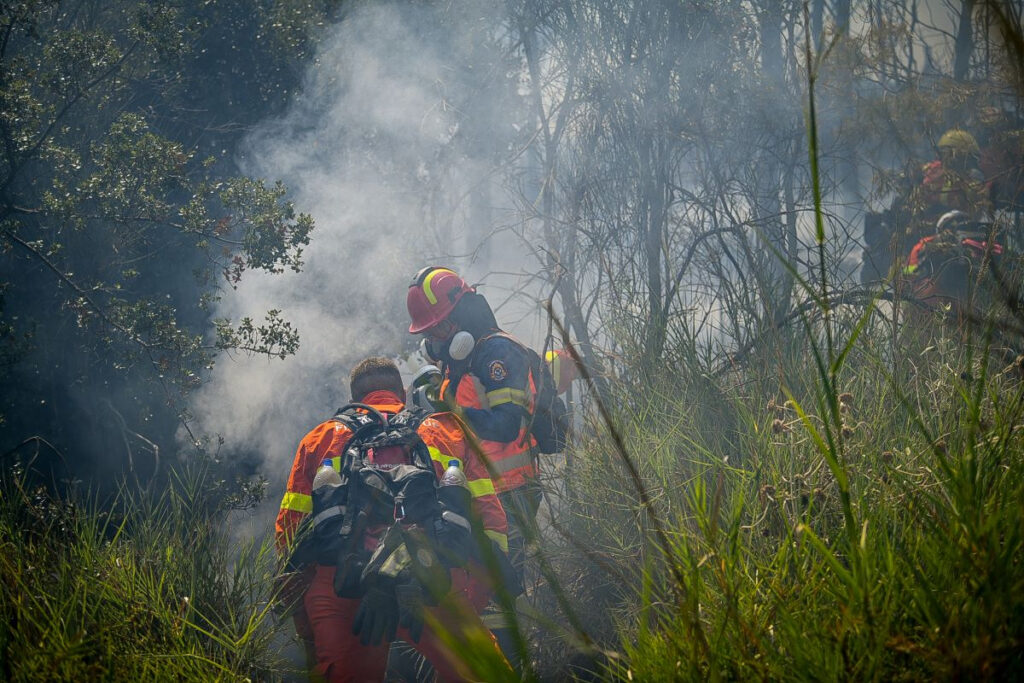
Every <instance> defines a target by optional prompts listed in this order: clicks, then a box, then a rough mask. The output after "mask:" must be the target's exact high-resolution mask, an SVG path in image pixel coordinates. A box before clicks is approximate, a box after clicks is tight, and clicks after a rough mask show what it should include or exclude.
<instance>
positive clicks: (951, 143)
mask: <svg viewBox="0 0 1024 683" xmlns="http://www.w3.org/2000/svg"><path fill="white" fill-rule="evenodd" d="M937 146H938V148H939V149H940V150H941V149H949V150H952V151H954V152H957V153H958V154H978V153H979V152H981V149H980V148H979V147H978V141H977V140H975V139H974V136H973V135H971V134H970V133H968V132H967V131H966V130H960V129H959V128H953V129H952V130H947V131H946V132H945V133H943V134H942V137H941V138H939V144H938V145H937Z"/></svg>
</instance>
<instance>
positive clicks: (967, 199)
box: [911, 128, 991, 232]
mask: <svg viewBox="0 0 1024 683" xmlns="http://www.w3.org/2000/svg"><path fill="white" fill-rule="evenodd" d="M936 149H937V151H938V156H939V158H938V159H936V160H934V161H931V162H929V163H927V164H925V166H924V167H923V169H922V172H923V174H924V176H923V178H922V180H921V184H920V185H919V186H918V187H917V188H916V189H915V193H914V196H913V197H912V198H911V210H912V211H913V212H914V213H915V216H914V218H915V220H916V222H917V224H918V225H921V224H924V225H925V226H926V228H925V231H926V232H930V227H931V226H933V225H934V224H935V221H936V220H938V218H939V217H940V216H942V215H943V214H945V213H946V212H948V211H963V212H964V213H967V214H969V215H972V216H981V215H983V214H985V213H987V212H989V211H990V210H991V204H990V202H989V198H988V190H987V189H986V187H985V182H984V176H983V175H982V173H981V171H980V170H979V168H978V159H979V155H980V153H981V149H980V148H979V147H978V142H977V140H975V139H974V136H973V135H971V134H970V133H968V132H967V131H965V130H961V129H959V128H953V129H951V130H948V131H946V132H945V133H943V134H942V137H940V138H939V141H938V143H937V144H936Z"/></svg>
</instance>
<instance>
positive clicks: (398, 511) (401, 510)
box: [395, 501, 405, 522]
mask: <svg viewBox="0 0 1024 683" xmlns="http://www.w3.org/2000/svg"><path fill="white" fill-rule="evenodd" d="M403 519H405V506H404V505H402V504H401V503H399V502H398V501H395V521H396V522H401V521H402V520H403Z"/></svg>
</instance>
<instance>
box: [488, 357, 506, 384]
mask: <svg viewBox="0 0 1024 683" xmlns="http://www.w3.org/2000/svg"><path fill="white" fill-rule="evenodd" d="M487 374H488V375H490V377H491V379H492V380H493V381H495V382H501V381H502V380H504V379H505V378H506V377H508V368H506V367H505V363H504V361H501V360H492V361H491V362H490V364H488V366H487Z"/></svg>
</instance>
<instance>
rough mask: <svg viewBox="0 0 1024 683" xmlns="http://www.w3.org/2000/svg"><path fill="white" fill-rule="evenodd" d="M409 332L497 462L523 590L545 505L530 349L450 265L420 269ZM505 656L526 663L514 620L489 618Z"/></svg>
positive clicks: (410, 296)
mask: <svg viewBox="0 0 1024 683" xmlns="http://www.w3.org/2000/svg"><path fill="white" fill-rule="evenodd" d="M406 305H407V307H408V310H409V316H410V318H411V320H412V322H411V324H410V325H409V332H410V333H412V334H418V335H423V346H422V348H423V350H424V351H425V353H426V355H427V356H429V357H430V358H431V359H432V360H434V361H436V362H438V363H439V364H440V365H441V367H442V370H443V373H444V379H443V383H442V385H441V388H440V391H439V392H438V394H437V400H438V401H439V404H440V406H441V407H451V408H453V409H454V410H455V411H456V412H457V414H458V415H459V416H460V417H461V418H462V419H464V420H465V421H466V423H468V425H469V427H470V428H471V430H472V431H473V433H474V435H475V436H476V438H477V440H478V443H479V447H480V449H481V450H482V453H483V455H484V457H485V458H486V460H487V461H488V462H489V465H490V471H491V474H492V476H493V477H494V485H495V489H496V490H497V491H498V498H499V499H500V500H501V503H502V506H503V507H504V509H505V511H506V513H507V514H508V528H509V531H508V549H509V560H510V562H511V564H512V567H513V568H514V570H515V572H516V577H515V578H516V580H517V582H518V585H516V586H507V587H508V588H509V589H510V592H511V593H513V594H518V593H520V592H521V591H522V584H523V568H524V565H525V562H526V540H527V538H528V537H529V535H530V530H532V529H534V528H535V527H534V525H535V518H536V515H537V510H538V508H539V507H540V501H541V489H540V485H539V482H538V480H537V475H538V470H537V462H536V458H535V446H536V441H535V440H534V437H533V436H532V435H531V433H530V425H531V424H532V418H533V417H534V408H535V399H536V396H537V388H538V386H537V382H538V379H537V378H536V377H535V376H534V373H533V371H532V370H531V364H530V357H531V355H530V351H529V350H528V349H527V348H526V347H524V346H523V345H522V344H521V343H520V342H518V341H517V340H515V339H513V338H512V337H510V336H508V335H507V334H505V333H504V332H502V330H501V329H500V328H499V327H498V323H497V321H496V320H495V318H494V313H493V312H492V310H491V307H490V305H488V303H487V300H486V299H484V297H483V296H482V295H480V294H478V293H477V292H476V290H475V288H473V287H471V286H469V285H468V284H466V282H465V281H464V280H463V279H462V278H461V277H459V276H458V275H457V274H456V273H455V272H454V271H452V270H450V269H448V268H442V267H436V266H430V267H427V268H424V269H422V270H420V271H419V272H418V273H417V274H416V275H415V276H414V277H413V280H412V282H411V283H410V285H409V289H408V293H407V298H406ZM489 616H490V618H489V619H488V624H489V625H490V626H491V627H492V631H494V633H495V635H496V636H497V638H498V642H499V643H500V644H501V646H502V650H503V651H504V652H505V655H506V656H507V657H508V658H509V660H510V661H512V663H513V665H514V666H516V667H517V668H519V667H518V664H519V661H518V656H517V649H516V647H515V645H514V642H513V635H512V632H511V630H510V628H509V626H510V624H509V623H508V620H507V617H505V618H503V615H500V614H497V615H489Z"/></svg>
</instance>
